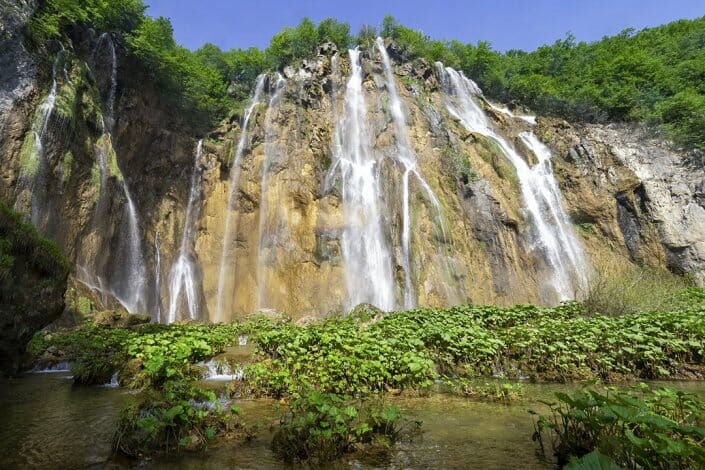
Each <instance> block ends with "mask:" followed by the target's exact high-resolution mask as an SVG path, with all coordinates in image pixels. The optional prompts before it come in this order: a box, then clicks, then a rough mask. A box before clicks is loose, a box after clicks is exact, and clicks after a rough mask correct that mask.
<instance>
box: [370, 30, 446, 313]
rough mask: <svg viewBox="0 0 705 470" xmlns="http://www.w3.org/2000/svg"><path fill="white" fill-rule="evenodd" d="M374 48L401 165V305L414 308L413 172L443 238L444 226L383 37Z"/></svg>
mask: <svg viewBox="0 0 705 470" xmlns="http://www.w3.org/2000/svg"><path fill="white" fill-rule="evenodd" d="M376 44H377V49H378V50H379V53H380V55H381V56H382V64H383V65H384V75H385V79H386V88H387V93H388V94H389V101H390V103H389V106H390V110H391V114H392V122H393V124H394V130H395V136H396V143H397V153H396V155H395V160H396V162H397V163H399V164H400V165H401V167H402V170H403V174H402V186H403V194H402V207H403V219H402V244H401V247H402V269H403V271H404V307H405V308H413V307H414V305H415V303H416V301H415V295H414V286H413V283H412V280H411V210H410V207H409V191H410V190H409V179H410V177H411V176H414V177H415V178H416V180H417V182H418V183H419V184H420V186H421V187H422V188H423V190H424V191H425V193H426V195H427V197H428V199H429V200H430V201H431V204H432V205H433V207H434V209H435V211H436V215H437V217H438V220H439V222H440V226H441V230H442V231H443V232H444V233H443V237H444V238H445V229H444V228H443V224H442V219H441V216H440V203H439V202H438V198H437V197H436V195H435V194H434V193H433V190H432V189H431V187H430V186H429V185H428V183H427V182H426V181H425V180H424V178H423V177H422V176H421V174H420V173H419V172H418V170H417V168H416V154H415V153H414V150H413V148H412V147H411V143H410V142H409V135H408V132H407V129H406V118H405V117H404V112H403V111H402V107H401V99H400V98H399V93H398V92H397V87H396V84H395V82H394V73H393V72H392V65H391V62H390V60H389V54H387V48H386V47H385V46H384V41H383V40H382V38H379V37H378V38H377V41H376Z"/></svg>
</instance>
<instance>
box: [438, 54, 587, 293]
mask: <svg viewBox="0 0 705 470" xmlns="http://www.w3.org/2000/svg"><path fill="white" fill-rule="evenodd" d="M436 67H437V69H438V71H439V74H441V81H442V83H443V84H444V86H445V88H446V108H447V109H448V112H449V113H450V114H452V115H453V116H455V117H456V118H457V119H458V120H459V121H460V122H461V123H462V124H463V126H464V127H465V128H466V129H468V130H469V131H471V132H475V133H478V134H481V135H483V136H485V137H488V138H490V139H492V140H493V141H494V142H496V143H497V144H498V146H499V147H500V148H501V150H502V153H503V154H504V156H505V157H506V158H507V159H508V160H509V161H510V162H511V163H512V165H514V168H515V169H516V172H517V177H518V179H519V183H520V186H521V192H522V196H523V200H524V206H525V208H526V210H527V212H528V213H529V222H530V223H531V226H532V230H533V232H534V236H535V243H536V248H537V250H538V251H540V252H541V253H542V255H543V257H544V258H545V260H546V262H547V263H548V265H549V267H550V269H551V272H552V275H551V287H552V288H553V290H554V291H555V293H556V296H557V298H558V300H568V299H571V298H574V297H575V290H576V288H577V287H583V286H584V283H585V275H586V273H587V271H588V269H589V268H588V263H587V261H586V260H585V257H584V254H583V251H582V248H580V244H579V242H578V241H577V239H576V238H575V235H574V234H573V233H572V231H571V228H570V224H569V220H568V216H567V215H566V213H565V209H564V208H563V204H562V199H561V195H560V190H559V188H558V184H557V183H556V180H555V177H554V176H553V168H552V166H551V162H550V158H551V155H550V152H549V150H548V148H546V147H545V146H544V145H543V144H541V143H540V142H539V141H538V139H537V138H536V137H535V136H534V135H533V134H532V133H522V134H521V135H520V139H521V140H522V141H523V142H524V143H525V144H526V145H527V147H528V148H529V149H531V151H532V152H534V153H535V154H536V157H537V159H538V160H539V163H538V164H537V165H535V166H534V167H533V168H531V167H529V165H528V164H527V163H526V161H525V160H524V159H523V158H521V156H520V155H519V154H518V153H517V152H516V150H515V149H514V148H513V147H512V146H511V145H510V144H509V142H507V140H506V139H504V138H503V137H502V136H501V135H499V134H498V133H497V132H495V131H494V130H493V129H492V127H491V125H490V122H489V121H488V119H487V116H486V115H485V113H484V111H483V110H482V108H481V107H480V105H479V104H478V103H477V102H476V101H475V100H474V97H476V96H479V95H480V93H481V92H480V91H479V88H478V87H477V85H476V84H475V83H474V82H473V81H472V80H470V79H468V78H467V77H465V76H464V75H463V74H462V73H459V72H457V71H455V70H453V69H452V68H450V67H445V68H443V67H442V65H439V64H437V65H436Z"/></svg>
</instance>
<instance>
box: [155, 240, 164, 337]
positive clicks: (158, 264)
mask: <svg viewBox="0 0 705 470" xmlns="http://www.w3.org/2000/svg"><path fill="white" fill-rule="evenodd" d="M154 259H155V263H154V264H155V267H154V292H156V296H155V297H156V302H157V323H161V322H162V296H161V292H162V254H161V252H160V251H159V231H156V232H154Z"/></svg>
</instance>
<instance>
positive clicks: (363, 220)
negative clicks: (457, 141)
mask: <svg viewBox="0 0 705 470" xmlns="http://www.w3.org/2000/svg"><path fill="white" fill-rule="evenodd" d="M348 55H349V57H350V64H351V68H352V72H351V74H350V79H349V80H348V83H347V86H346V88H345V103H344V111H343V115H342V118H341V119H340V120H339V121H338V123H337V125H336V128H335V142H334V148H333V152H334V154H333V162H332V163H331V166H330V169H329V170H328V175H327V176H326V181H327V182H328V183H327V184H328V185H332V181H333V179H334V178H335V177H336V175H338V174H339V176H340V180H341V196H342V200H343V211H344V220H345V227H344V229H343V236H342V254H343V262H344V266H345V282H346V288H347V299H346V308H347V309H348V310H349V309H351V308H353V307H355V306H356V305H357V304H360V303H363V302H365V303H370V304H373V305H375V306H376V307H378V308H381V309H383V310H393V309H394V307H395V295H394V276H393V272H392V259H391V255H390V250H389V246H388V244H387V240H386V237H385V235H384V230H383V226H382V207H381V206H382V203H383V201H382V200H381V188H380V186H381V182H380V171H379V169H380V162H378V161H377V159H376V158H375V154H374V151H373V146H372V142H371V140H370V136H369V133H368V132H367V127H366V120H367V106H366V104H365V97H364V94H363V90H362V67H361V66H360V52H359V51H358V50H357V49H351V50H349V51H348Z"/></svg>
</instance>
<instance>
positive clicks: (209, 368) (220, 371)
mask: <svg viewBox="0 0 705 470" xmlns="http://www.w3.org/2000/svg"><path fill="white" fill-rule="evenodd" d="M203 367H204V368H205V369H206V371H205V374H204V376H203V380H213V381H221V380H242V379H243V378H245V369H244V368H243V367H242V366H238V367H236V368H235V369H233V368H232V366H231V365H230V364H228V363H227V362H224V361H218V360H215V359H211V360H209V361H208V362H205V363H204V364H203Z"/></svg>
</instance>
